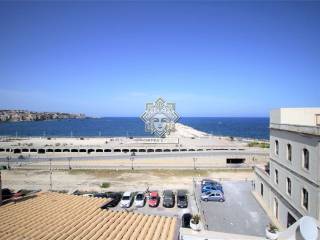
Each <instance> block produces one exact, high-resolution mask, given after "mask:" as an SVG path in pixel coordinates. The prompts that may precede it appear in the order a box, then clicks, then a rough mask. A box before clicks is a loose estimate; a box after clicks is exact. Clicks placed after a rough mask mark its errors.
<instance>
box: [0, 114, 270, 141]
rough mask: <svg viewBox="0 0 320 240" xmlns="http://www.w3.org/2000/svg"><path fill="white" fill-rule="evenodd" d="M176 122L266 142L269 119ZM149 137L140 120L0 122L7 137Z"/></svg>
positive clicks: (96, 119) (195, 118) (100, 119)
mask: <svg viewBox="0 0 320 240" xmlns="http://www.w3.org/2000/svg"><path fill="white" fill-rule="evenodd" d="M179 122H180V123H183V124H185V125H188V126H190V127H193V128H195V129H198V130H200V131H204V132H207V133H212V134H214V135H220V136H234V137H244V138H256V139H269V128H268V125H269V118H221V117H217V118H211V117H210V118H206V117H204V118H199V117H188V118H181V119H180V120H179ZM16 134H17V135H18V136H43V135H46V136H70V135H72V136H99V135H101V136H150V134H149V133H146V132H145V130H144V123H143V122H142V121H141V120H140V118H129V117H107V118H89V119H67V120H56V121H38V122H12V123H10V122H5V123H0V135H11V136H15V135H16Z"/></svg>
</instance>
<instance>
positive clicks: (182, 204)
mask: <svg viewBox="0 0 320 240" xmlns="http://www.w3.org/2000/svg"><path fill="white" fill-rule="evenodd" d="M177 206H178V207H179V208H186V207H188V197H187V191H186V190H178V192H177Z"/></svg>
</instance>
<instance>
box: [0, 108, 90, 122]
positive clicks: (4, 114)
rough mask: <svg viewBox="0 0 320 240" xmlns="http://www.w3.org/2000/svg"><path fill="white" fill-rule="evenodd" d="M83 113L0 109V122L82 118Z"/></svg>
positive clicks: (83, 116)
mask: <svg viewBox="0 0 320 240" xmlns="http://www.w3.org/2000/svg"><path fill="white" fill-rule="evenodd" d="M85 117H86V116H85V115H84V114H70V113H59V112H30V111H26V110H0V121H1V122H8V121H10V122H20V121H43V120H53V119H70V118H73V119H82V118H85Z"/></svg>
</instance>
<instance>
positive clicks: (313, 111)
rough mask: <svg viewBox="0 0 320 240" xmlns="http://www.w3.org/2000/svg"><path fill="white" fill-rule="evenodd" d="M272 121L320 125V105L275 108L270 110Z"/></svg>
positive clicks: (288, 123) (275, 122)
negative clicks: (315, 106)
mask: <svg viewBox="0 0 320 240" xmlns="http://www.w3.org/2000/svg"><path fill="white" fill-rule="evenodd" d="M270 123H271V124H287V125H299V126H310V127H316V126H318V127H320V107H319V108H279V109H275V110H272V111H271V112H270Z"/></svg>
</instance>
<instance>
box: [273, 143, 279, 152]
mask: <svg viewBox="0 0 320 240" xmlns="http://www.w3.org/2000/svg"><path fill="white" fill-rule="evenodd" d="M274 152H275V154H276V155H279V141H278V140H276V141H275V149H274Z"/></svg>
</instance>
